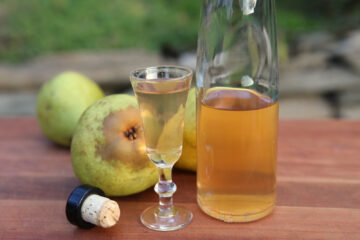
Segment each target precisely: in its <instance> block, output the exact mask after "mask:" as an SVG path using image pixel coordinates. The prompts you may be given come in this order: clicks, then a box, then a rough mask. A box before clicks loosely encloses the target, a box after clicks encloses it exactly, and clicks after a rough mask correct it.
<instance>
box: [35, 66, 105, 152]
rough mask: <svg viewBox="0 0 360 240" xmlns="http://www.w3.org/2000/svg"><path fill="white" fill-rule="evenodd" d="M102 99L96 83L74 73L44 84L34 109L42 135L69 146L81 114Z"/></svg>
mask: <svg viewBox="0 0 360 240" xmlns="http://www.w3.org/2000/svg"><path fill="white" fill-rule="evenodd" d="M103 96H104V93H103V91H102V90H101V89H100V87H99V86H98V85H97V84H96V83H95V82H93V81H92V80H90V79H89V78H87V77H85V76H84V75H82V74H80V73H76V72H64V73H61V74H60V75H57V76H56V77H54V78H53V79H52V80H50V81H48V82H46V83H45V84H44V85H43V86H42V88H41V90H40V92H39V94H38V98H37V106H36V108H37V119H38V123H39V126H40V128H41V130H42V131H43V133H44V135H45V136H46V137H48V138H49V139H51V140H52V141H54V142H56V143H58V144H61V145H64V146H70V143H71V139H72V136H73V133H74V130H75V127H76V124H77V122H78V120H79V118H80V116H81V114H82V113H83V112H84V111H85V109H86V108H87V107H89V106H90V105H91V104H92V103H94V102H95V101H96V100H98V99H100V98H102V97H103Z"/></svg>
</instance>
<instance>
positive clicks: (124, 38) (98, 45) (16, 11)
mask: <svg viewBox="0 0 360 240" xmlns="http://www.w3.org/2000/svg"><path fill="white" fill-rule="evenodd" d="M276 3H277V16H278V26H279V30H280V32H282V33H283V35H284V36H285V38H286V39H288V40H291V39H294V38H296V36H297V35H298V34H301V33H303V32H306V31H315V30H326V31H333V32H336V33H338V32H340V33H341V31H346V30H347V29H348V28H355V27H358V26H357V25H356V24H357V23H359V22H360V1H358V0H317V1H302V0H296V1H289V0H276ZM200 8H201V1H200V0H131V1H129V0H0V29H1V30H0V59H1V60H6V61H10V62H17V61H23V60H26V59H28V58H31V57H34V56H36V55H39V54H43V53H51V52H59V51H67V50H74V49H77V50H83V49H104V48H105V49H118V48H132V47H144V48H147V49H151V50H153V51H158V50H159V49H161V48H162V47H163V46H164V45H166V46H167V47H170V48H172V49H175V50H176V51H184V50H188V49H194V48H196V39H197V29H198V22H199V17H200V16H199V13H200Z"/></svg>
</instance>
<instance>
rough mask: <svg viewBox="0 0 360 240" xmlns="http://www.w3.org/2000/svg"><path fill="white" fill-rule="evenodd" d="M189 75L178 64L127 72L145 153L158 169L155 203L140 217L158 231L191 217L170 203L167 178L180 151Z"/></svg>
mask: <svg viewBox="0 0 360 240" xmlns="http://www.w3.org/2000/svg"><path fill="white" fill-rule="evenodd" d="M191 78H192V71H191V70H190V69H188V68H185V67H178V66H157V67H148V68H143V69H138V70H135V71H133V72H131V74H130V81H131V84H132V87H133V89H134V92H135V95H136V98H137V100H138V103H139V107H140V112H141V118H142V122H143V129H144V135H145V143H146V151H147V155H148V156H149V158H150V160H151V161H152V162H153V163H154V164H155V165H156V166H157V168H158V170H159V181H158V183H157V184H156V185H155V188H154V189H155V192H156V193H157V194H158V195H159V205H156V206H152V207H149V208H147V209H146V210H145V211H144V212H143V213H142V214H141V217H140V219H141V222H142V223H143V224H144V225H145V226H146V227H148V228H150V229H154V230H158V231H172V230H177V229H180V228H183V227H184V226H185V225H187V224H188V223H190V222H191V220H192V213H191V212H190V211H189V210H187V209H185V208H182V207H179V206H174V205H173V199H172V196H173V194H174V193H175V191H176V185H175V183H174V182H173V181H172V178H171V172H172V167H173V165H174V164H175V163H176V162H177V161H178V159H179V158H180V155H181V152H182V139H183V126H184V116H185V104H186V100H187V95H188V91H189V88H190V83H191Z"/></svg>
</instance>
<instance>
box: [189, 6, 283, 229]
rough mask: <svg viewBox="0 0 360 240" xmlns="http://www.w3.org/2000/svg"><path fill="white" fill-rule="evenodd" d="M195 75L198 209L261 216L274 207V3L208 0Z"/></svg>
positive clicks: (240, 217)
mask: <svg viewBox="0 0 360 240" xmlns="http://www.w3.org/2000/svg"><path fill="white" fill-rule="evenodd" d="M196 74H197V161H198V163H197V201H198V204H199V206H200V208H201V209H202V210H203V211H204V212H205V213H207V214H208V215H210V216H212V217H214V218H217V219H220V220H223V221H225V222H249V221H254V220H257V219H260V218H262V217H264V216H266V215H268V214H270V213H271V212H272V210H273V208H274V206H275V186H276V161H277V132H278V96H279V91H278V79H279V74H278V56H277V37H276V21H275V1H273V0H203V6H202V12H201V22H200V29H199V39H198V52H197V69H196Z"/></svg>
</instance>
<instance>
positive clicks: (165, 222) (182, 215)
mask: <svg viewBox="0 0 360 240" xmlns="http://www.w3.org/2000/svg"><path fill="white" fill-rule="evenodd" d="M192 218H193V215H192V213H191V212H190V211H189V210H187V209H186V208H182V207H174V208H173V211H172V214H170V215H167V216H160V214H159V207H158V206H152V207H149V208H147V209H145V211H144V212H143V213H142V214H141V216H140V220H141V222H142V224H144V225H145V226H146V227H148V228H150V229H153V230H156V231H174V230H178V229H181V228H183V227H185V226H186V225H187V224H189V223H190V222H191V220H192Z"/></svg>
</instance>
